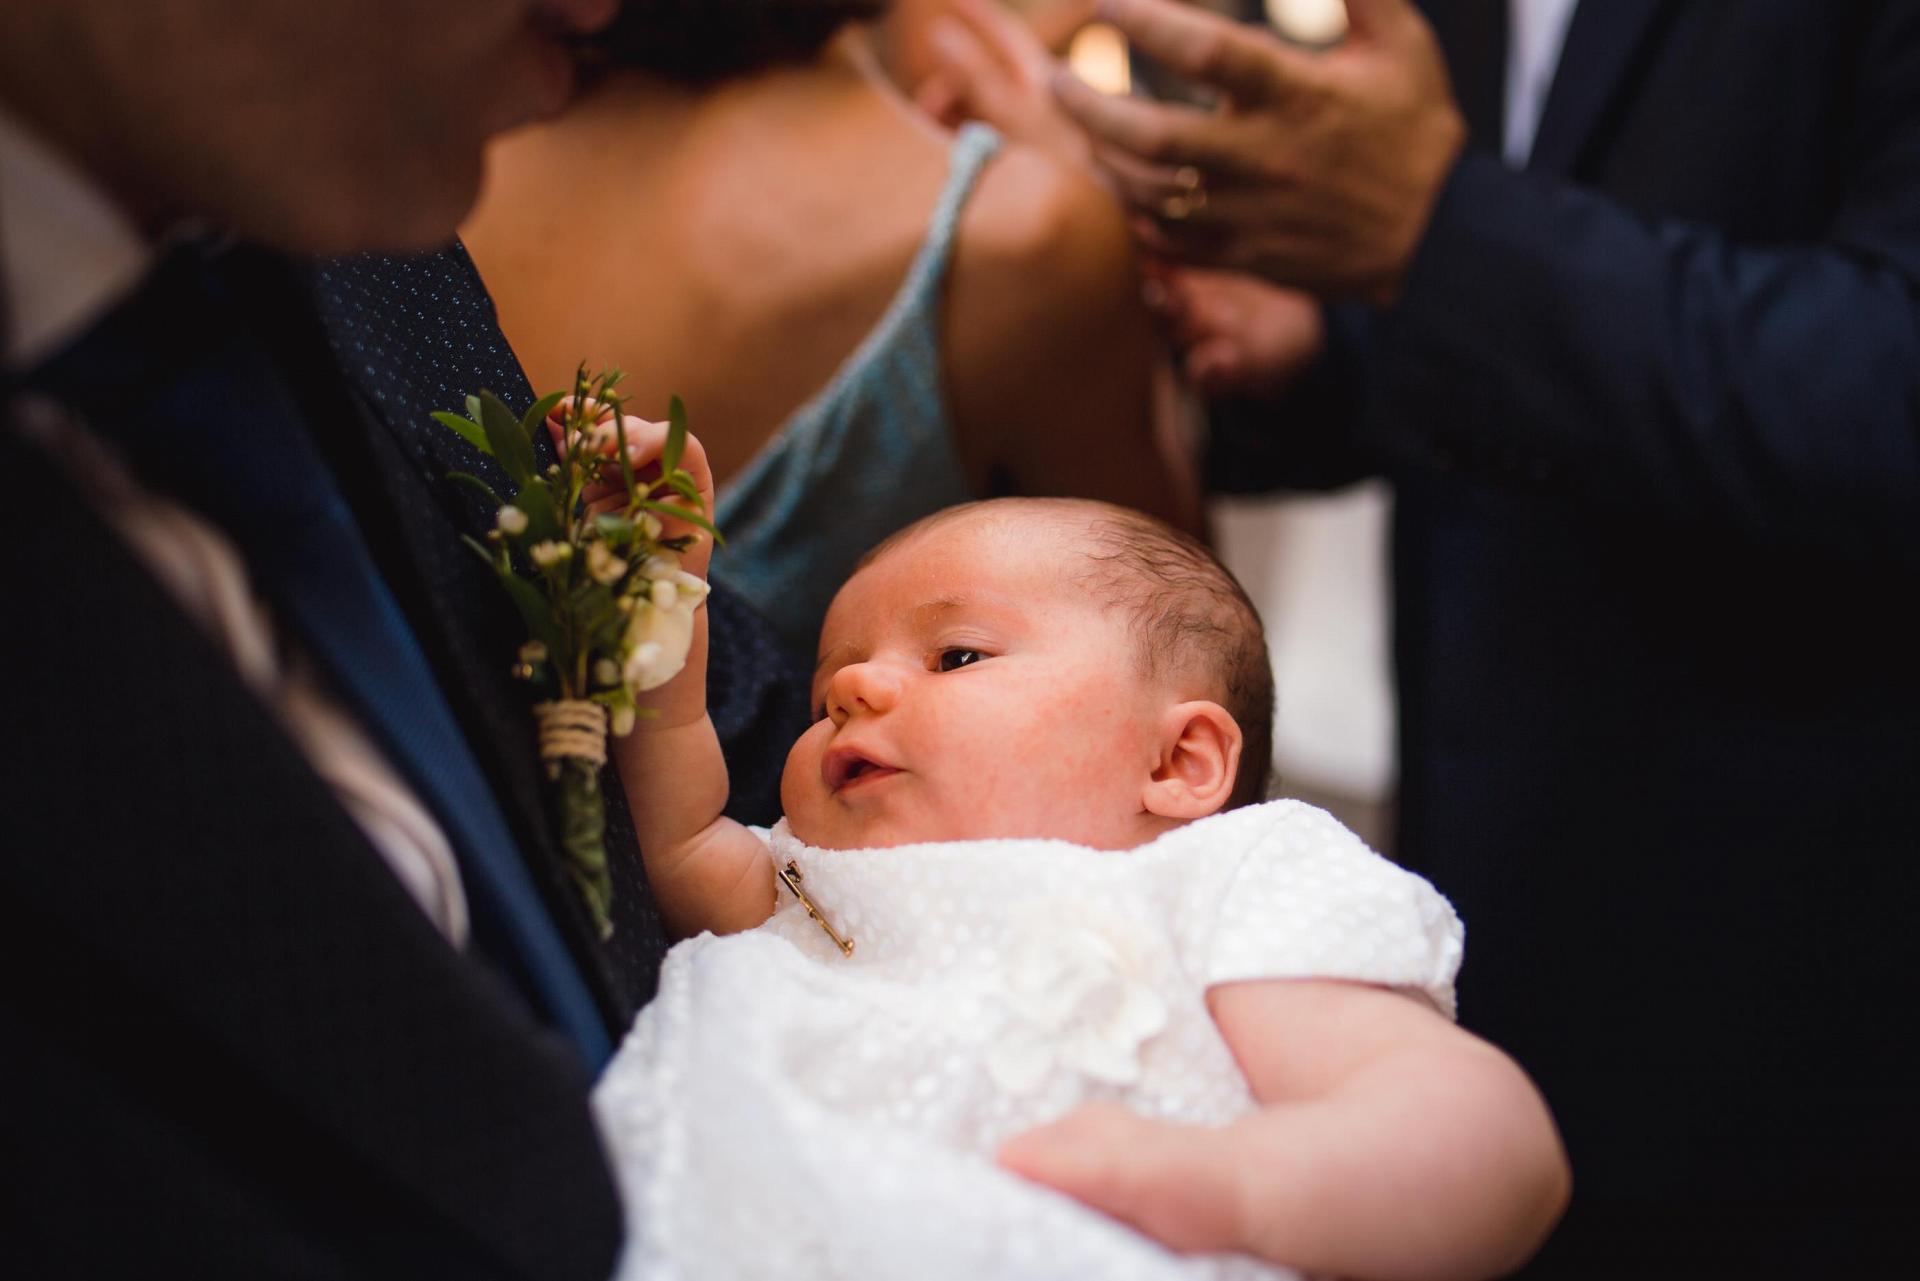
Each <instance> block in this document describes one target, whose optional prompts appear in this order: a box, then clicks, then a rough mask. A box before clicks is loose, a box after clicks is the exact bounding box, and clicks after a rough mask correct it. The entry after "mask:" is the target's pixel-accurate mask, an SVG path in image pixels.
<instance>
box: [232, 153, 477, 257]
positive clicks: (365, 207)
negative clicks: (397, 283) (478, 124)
mask: <svg viewBox="0 0 1920 1281" xmlns="http://www.w3.org/2000/svg"><path fill="white" fill-rule="evenodd" d="M440 176H441V177H442V178H443V179H444V181H441V182H439V183H436V184H433V185H431V186H429V185H425V184H418V183H416V184H410V185H409V186H407V187H405V188H395V187H392V186H380V187H378V188H377V189H371V190H368V191H367V192H366V193H365V194H363V195H362V196H360V197H358V198H355V197H353V196H351V195H345V194H337V195H334V196H332V197H323V198H318V199H315V200H311V201H306V202H303V203H300V204H297V205H294V206H290V207H288V208H286V209H284V210H279V211H264V212H263V213H262V214H260V215H259V216H257V217H255V218H251V219H248V220H247V221H246V222H243V223H241V224H239V225H236V226H234V227H232V228H231V229H232V230H233V231H235V232H237V233H238V234H240V235H241V236H243V237H244V238H245V239H247V240H250V241H255V242H258V243H261V244H266V245H271V246H273V247H274V248H277V249H284V250H287V251H289V252H293V253H299V254H308V255H312V256H314V257H333V256H337V255H341V254H350V253H363V252H364V253H396V254H404V253H424V252H427V251H430V250H434V249H441V248H444V247H445V246H446V245H448V244H449V243H451V242H452V240H453V239H454V236H455V233H456V232H457V231H458V230H459V227H460V222H461V220H462V219H464V218H465V217H466V216H467V214H468V212H469V211H471V210H472V208H473V205H474V202H475V201H476V200H477V199H478V198H479V194H480V182H479V169H478V166H477V165H476V166H474V167H473V172H472V177H471V179H470V180H460V179H458V178H456V176H455V175H454V174H451V173H448V174H444V175H440ZM345 190H346V189H345V188H336V191H337V192H344V191H345ZM249 223H251V224H253V225H248V224H249Z"/></svg>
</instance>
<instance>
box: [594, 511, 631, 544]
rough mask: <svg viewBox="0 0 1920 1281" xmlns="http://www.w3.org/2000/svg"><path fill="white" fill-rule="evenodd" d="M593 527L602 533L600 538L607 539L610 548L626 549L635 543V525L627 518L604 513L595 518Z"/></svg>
mask: <svg viewBox="0 0 1920 1281" xmlns="http://www.w3.org/2000/svg"><path fill="white" fill-rule="evenodd" d="M593 526H594V528H595V529H598V530H599V531H600V537H602V538H604V539H606V540H607V543H608V545H609V546H612V547H625V546H627V544H629V543H631V542H632V541H633V534H634V524H633V522H632V521H630V520H628V519H627V518H626V517H625V516H615V515H614V514H613V513H611V512H603V513H602V514H600V515H598V516H595V517H594V518H593Z"/></svg>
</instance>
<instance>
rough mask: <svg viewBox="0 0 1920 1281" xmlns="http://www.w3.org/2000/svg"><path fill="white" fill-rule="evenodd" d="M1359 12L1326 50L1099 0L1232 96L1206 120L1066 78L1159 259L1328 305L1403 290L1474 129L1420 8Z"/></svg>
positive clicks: (1169, 59)
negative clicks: (1228, 273) (1285, 288)
mask: <svg viewBox="0 0 1920 1281" xmlns="http://www.w3.org/2000/svg"><path fill="white" fill-rule="evenodd" d="M1347 13H1348V20H1349V32H1348V36H1347V39H1346V40H1345V41H1344V42H1343V43H1342V44H1340V45H1339V46H1338V47H1336V48H1334V49H1332V50H1329V51H1327V52H1324V53H1314V52H1308V51H1305V50H1301V49H1298V48H1295V47H1292V46H1290V45H1287V44H1285V43H1283V42H1282V41H1281V40H1280V39H1279V38H1278V37H1276V36H1275V35H1273V34H1272V33H1270V32H1268V31H1266V30H1263V29H1259V28H1255V27H1252V26H1246V25H1243V24H1240V23H1237V22H1233V21H1231V20H1228V19H1225V18H1221V17H1218V16H1216V15H1214V14H1210V13H1205V12H1202V11H1200V10H1198V9H1194V8H1190V7H1187V6H1185V5H1181V4H1177V3H1174V2H1173V0H1104V3H1103V4H1102V6H1101V17H1102V18H1104V19H1105V20H1106V21H1108V22H1111V23H1112V24H1113V25H1115V26H1116V27H1119V28H1120V29H1121V31H1123V32H1124V33H1125V34H1126V35H1127V37H1128V38H1129V39H1130V40H1131V41H1132V42H1133V44H1134V46H1135V47H1136V48H1137V49H1139V50H1140V51H1141V52H1143V53H1147V54H1150V55H1151V56H1153V57H1154V58H1156V59H1158V60H1160V61H1161V62H1162V63H1164V64H1166V66H1167V67H1169V68H1170V69H1171V70H1173V71H1175V72H1178V73H1179V74H1181V75H1184V76H1187V77H1190V78H1192V79H1194V80H1198V81H1200V82H1202V83H1205V84H1208V85H1211V86H1213V87H1215V88H1217V89H1219V90H1220V91H1221V93H1222V94H1223V97H1224V101H1223V104H1222V106H1221V108H1220V109H1219V110H1218V111H1207V110H1201V109H1197V108H1194V107H1188V106H1182V105H1176V104H1170V103H1155V102H1148V101H1144V100H1142V99H1138V98H1121V97H1108V96H1106V95H1103V94H1100V93H1096V92H1095V91H1094V90H1092V89H1091V88H1089V87H1088V86H1086V85H1085V84H1083V83H1081V82H1080V81H1079V80H1077V79H1075V78H1074V77H1072V76H1070V75H1065V74H1061V75H1058V76H1056V77H1055V79H1054V89H1055V92H1056V94H1057V95H1058V97H1059V99H1060V104H1061V106H1062V107H1064V108H1065V109H1066V111H1067V113H1068V114H1069V115H1071V116H1072V117H1073V118H1074V119H1075V120H1077V121H1078V122H1079V123H1080V125H1081V127H1083V128H1084V129H1085V130H1086V131H1087V132H1088V133H1089V134H1091V135H1092V137H1093V139H1094V144H1095V147H1094V151H1095V158H1096V159H1097V160H1098V161H1099V162H1100V163H1101V165H1102V166H1103V167H1105V168H1106V170H1107V171H1108V173H1109V174H1110V176H1111V178H1112V180H1113V183H1114V185H1115V186H1116V188H1117V189H1118V190H1119V192H1120V194H1121V196H1122V198H1123V199H1124V200H1125V201H1126V202H1127V203H1128V204H1129V205H1130V206H1131V207H1132V208H1133V209H1134V210H1135V212H1137V213H1138V214H1139V215H1140V216H1141V217H1140V229H1141V233H1142V236H1143V238H1144V239H1145V241H1146V243H1147V245H1148V247H1149V248H1151V249H1153V250H1155V251H1156V252H1159V253H1161V254H1164V255H1166V256H1168V257H1172V258H1176V259H1179V260H1183V261H1187V262H1192V263H1195V264H1199V265H1205V266H1214V267H1226V268H1230V269H1235V270H1241V271H1249V272H1253V273H1255V274H1257V275H1260V276H1263V277H1265V278H1266V279H1267V280H1269V281H1272V282H1273V283H1275V284H1281V285H1290V286H1294V287H1296V288H1303V289H1307V290H1309V291H1311V292H1313V293H1316V294H1319V295H1322V296H1329V295H1349V296H1360V297H1365V298H1368V299H1371V300H1373V301H1375V302H1380V303H1386V302H1390V301H1392V300H1393V299H1394V298H1395V297H1396V296H1397V295H1398V293H1399V288H1400V282H1401V278H1402V277H1403V276H1404V274H1405V272H1406V269H1407V266H1408V264H1409V262H1410V261H1411V260H1412V258H1413V253H1414V250H1415V248H1416V247H1417V246H1418V244H1419V243H1420V240H1421V238H1422V236H1424V234H1425V232H1426V227H1427V222H1428V219H1429V218H1430V216H1431V214H1432V211H1433V207H1434V204H1435V203H1436V201H1437V200H1438V199H1439V195H1440V190H1441V187H1442V185H1443V184H1444V183H1445V181H1446V178H1447V175H1448V174H1449V173H1450V172H1451V171H1452V169H1453V165H1454V161H1455V160H1456V159H1457V158H1458V157H1459V155H1460V153H1461V151H1462V150H1463V149H1464V147H1465V145H1466V136H1467V130H1466V123H1465V120H1464V119H1463V117H1462V115H1461V113H1460V109H1459V107H1458V105H1457V104H1456V102H1455V100H1454V96H1453V89H1452V86H1451V83H1450V82H1449V80H1448V77H1447V71H1446V66H1445V64H1444V63H1443V62H1442V60H1441V55H1440V49H1439V45H1438V43H1437V42H1436V40H1435V39H1434V36H1433V32H1432V30H1431V29H1430V28H1429V27H1428V26H1427V24H1426V21H1425V19H1423V18H1422V17H1421V16H1420V15H1419V13H1418V12H1416V11H1415V10H1414V8H1413V7H1412V5H1411V4H1409V3H1408V0H1348V4H1347Z"/></svg>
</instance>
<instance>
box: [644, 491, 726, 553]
mask: <svg viewBox="0 0 1920 1281" xmlns="http://www.w3.org/2000/svg"><path fill="white" fill-rule="evenodd" d="M634 506H635V507H636V508H638V509H639V510H641V511H643V512H652V513H653V514H654V515H656V516H666V517H670V518H671V519H673V520H684V521H686V522H687V524H689V525H692V526H694V527H695V528H696V529H704V530H706V531H707V532H708V533H709V534H712V535H713V542H714V545H715V546H716V547H725V546H726V545H727V540H726V539H725V538H723V537H721V535H720V531H719V530H718V529H716V528H714V524H713V522H712V521H710V520H708V519H707V518H706V517H705V516H702V515H700V513H698V512H690V511H688V510H687V509H686V508H684V507H674V506H672V505H671V504H668V503H656V502H654V501H653V500H652V499H642V500H641V501H639V502H637V503H635V504H634Z"/></svg>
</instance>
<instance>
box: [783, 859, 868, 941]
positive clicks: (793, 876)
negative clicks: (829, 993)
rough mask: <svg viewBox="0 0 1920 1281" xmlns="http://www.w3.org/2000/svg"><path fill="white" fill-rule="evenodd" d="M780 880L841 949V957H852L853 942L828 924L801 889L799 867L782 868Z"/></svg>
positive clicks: (790, 864) (794, 865)
mask: <svg viewBox="0 0 1920 1281" xmlns="http://www.w3.org/2000/svg"><path fill="white" fill-rule="evenodd" d="M780 879H781V880H782V881H785V882H786V884H787V888H788V889H790V890H792V891H793V896H794V897H795V898H797V899H799V900H800V906H801V907H804V908H806V909H807V915H808V916H811V917H812V918H813V923H814V924H815V925H818V926H819V927H820V928H821V929H823V930H825V931H826V932H827V937H828V938H830V939H832V940H833V945H834V946H835V947H837V948H839V949H840V955H842V956H852V955H853V940H852V939H843V938H841V937H840V932H839V931H838V930H836V929H834V928H833V926H831V925H829V924H827V918H826V917H824V916H822V915H820V909H819V908H817V907H815V906H814V905H813V900H812V899H810V898H808V897H807V892H806V891H805V890H803V889H801V888H800V867H799V865H798V864H797V863H788V864H787V865H786V866H785V867H783V868H781V869H780Z"/></svg>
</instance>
